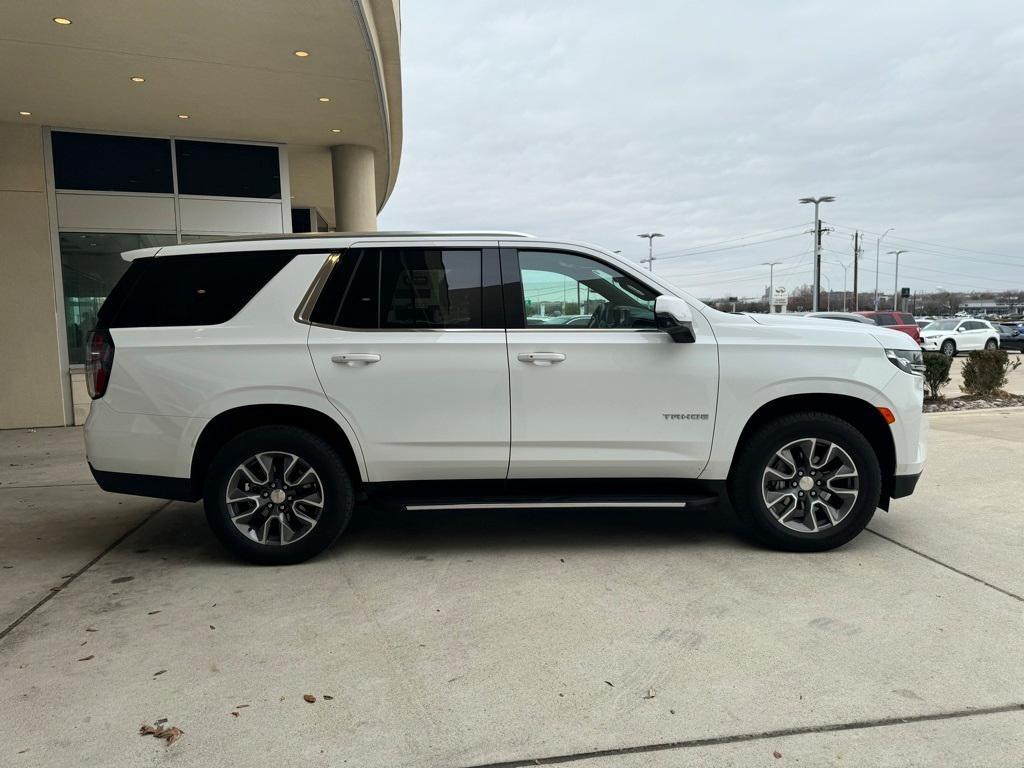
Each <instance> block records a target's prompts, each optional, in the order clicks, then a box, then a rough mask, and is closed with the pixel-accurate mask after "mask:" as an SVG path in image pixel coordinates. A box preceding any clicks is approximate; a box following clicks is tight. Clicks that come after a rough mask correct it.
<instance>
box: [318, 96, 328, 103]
mask: <svg viewBox="0 0 1024 768" xmlns="http://www.w3.org/2000/svg"><path fill="white" fill-rule="evenodd" d="M330 100H331V99H330V98H329V97H327V96H321V97H320V98H319V99H317V101H323V102H328V101H330Z"/></svg>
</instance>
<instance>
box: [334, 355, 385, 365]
mask: <svg viewBox="0 0 1024 768" xmlns="http://www.w3.org/2000/svg"><path fill="white" fill-rule="evenodd" d="M331 362H332V363H337V364H338V365H347V366H350V367H352V366H357V365H369V364H370V363H379V362H380V355H376V354H373V353H371V352H346V353H345V354H344V355H331Z"/></svg>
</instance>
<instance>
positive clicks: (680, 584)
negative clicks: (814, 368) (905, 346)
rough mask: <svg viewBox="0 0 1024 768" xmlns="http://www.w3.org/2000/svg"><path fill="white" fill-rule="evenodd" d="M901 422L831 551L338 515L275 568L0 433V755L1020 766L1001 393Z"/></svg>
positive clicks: (698, 528) (555, 523)
mask: <svg viewBox="0 0 1024 768" xmlns="http://www.w3.org/2000/svg"><path fill="white" fill-rule="evenodd" d="M930 422H931V425H932V458H931V462H930V464H929V467H928V470H927V474H926V475H925V478H924V479H923V480H922V482H921V485H920V486H919V490H918V493H917V494H916V495H915V496H913V497H911V498H909V499H905V500H899V501H897V502H895V504H894V507H893V511H892V512H890V513H882V512H879V513H878V515H877V516H876V518H875V520H874V522H873V523H872V525H871V530H872V531H874V533H865V534H863V535H862V536H860V537H858V539H857V540H855V541H854V542H852V543H851V544H850V545H848V546H846V547H845V548H843V549H841V550H839V551H836V552H832V553H824V554H820V555H802V556H801V555H791V554H783V553H776V552H768V551H764V550H761V549H757V548H755V547H752V546H751V545H749V544H747V543H745V542H743V541H742V540H740V539H738V538H736V537H735V536H734V535H733V534H732V533H731V532H730V531H729V530H728V529H727V527H726V526H724V525H723V524H722V523H721V522H719V521H718V520H717V519H714V518H708V517H695V516H684V515H679V514H678V513H675V514H671V513H666V512H644V513H628V514H624V513H622V512H621V511H619V512H601V513H594V512H581V511H575V512H565V513H561V514H555V513H552V512H550V511H545V512H543V513H541V512H517V513H511V512H500V513H489V514H481V513H472V514H471V513H463V514H454V513H452V514H430V515H425V514H423V513H417V514H409V513H403V514H399V513H382V512H374V511H369V510H361V511H360V513H359V514H358V515H357V517H356V519H355V521H354V523H353V526H352V528H351V529H350V531H349V532H348V534H346V536H345V537H344V538H343V539H342V540H341V541H340V542H339V543H338V544H337V545H336V546H335V547H334V548H333V549H332V550H331V551H330V552H328V553H327V554H326V555H325V556H323V557H321V558H318V559H317V560H315V561H314V562H311V563H308V564H305V565H302V566H297V567H292V568H254V567H250V566H245V565H241V564H238V563H235V562H234V561H232V560H231V559H229V558H228V557H227V556H226V555H225V554H224V553H223V551H222V550H220V548H219V547H218V546H217V545H216V543H215V542H214V541H213V539H212V537H211V536H210V534H209V533H208V532H207V530H206V527H205V521H204V520H203V518H202V512H201V508H200V507H199V506H198V505H187V504H180V503H176V504H171V505H169V506H166V507H165V508H161V507H162V503H161V502H152V501H147V500H145V499H132V498H130V497H121V496H111V495H108V494H103V493H102V492H101V491H99V490H98V489H96V488H95V487H93V486H91V485H90V484H89V483H88V479H87V475H83V474H82V466H81V464H80V462H81V451H80V447H78V446H79V445H80V443H79V442H78V441H80V433H79V432H77V431H75V430H67V431H65V430H39V431H38V432H35V433H27V432H7V433H0V523H2V524H3V526H4V529H5V530H6V531H8V532H10V531H12V530H14V531H15V532H16V534H17V535H16V536H11V535H10V533H9V535H8V536H5V537H4V539H3V540H2V543H0V565H3V566H11V567H9V568H4V569H3V570H0V580H2V583H0V610H2V611H3V614H2V616H0V620H2V622H3V623H2V625H0V633H2V637H0V733H3V734H4V738H3V739H0V764H3V765H8V764H10V765H14V766H22V765H24V766H30V765H32V766H35V765H38V766H44V765H45V766H64V765H67V766H71V765H75V766H78V765H83V764H85V765H90V764H102V765H104V766H136V765H140V764H143V765H151V764H162V763H164V762H167V761H178V762H181V761H185V764H189V765H205V764H218V765H226V766H232V765H251V764H253V763H257V764H270V763H276V764H280V765H292V764H298V763H300V762H301V763H303V764H312V765H324V766H326V765H342V764H346V765H354V766H420V765H425V766H496V765H507V766H511V765H524V766H525V765H533V764H536V763H535V761H540V762H541V763H543V762H545V761H546V760H548V759H558V760H560V761H562V762H566V763H568V764H571V765H579V766H586V768H601V766H613V765H614V766H620V765H622V766H633V765H637V766H639V765H640V764H641V763H642V764H643V765H645V766H647V765H672V766H679V765H758V764H762V763H763V764H765V765H769V764H771V765H785V764H786V763H802V764H806V765H849V764H851V763H852V764H882V765H884V764H890V765H932V764H935V763H936V762H940V761H941V762H943V763H946V764H969V763H974V764H985V765H1019V764H1020V763H1021V758H1022V755H1024V709H1022V708H1021V707H1022V705H1024V667H1022V665H1021V664H1020V663H1019V661H1018V659H1020V658H1022V657H1024V632H1022V631H1021V626H1022V623H1021V622H1022V617H1024V597H1022V595H1024V578H1022V575H1021V569H1020V566H1019V563H1020V561H1021V554H1022V553H1024V516H1022V515H1020V513H1019V509H1020V503H1019V502H1020V492H1021V490H1022V487H1021V483H1020V482H1019V481H1018V480H1017V477H1018V476H1019V472H1018V471H1017V470H1018V468H1017V467H1016V466H1015V465H1016V464H1018V463H1019V459H1018V457H1017V455H1016V454H1019V447H1018V446H1019V445H1020V444H1021V441H1022V440H1024V411H1007V412H1002V413H999V412H986V413H980V414H979V413H977V412H973V413H957V414H948V415H947V414H937V415H933V416H932V417H930ZM1015 449H1016V450H1015ZM47 451H49V453H50V455H46V454H47ZM12 463H13V464H19V465H20V466H17V467H9V466H8V464H12ZM76 483H85V484H82V485H78V484H76ZM28 486H34V487H28ZM119 502H120V503H119ZM28 504H32V505H34V506H33V508H32V509H31V510H30V509H29V508H28V506H27V505H28ZM83 516H84V517H85V520H84V521H83V520H82V518H83ZM90 516H93V517H95V518H96V519H95V520H89V519H88V518H89V517H90ZM65 577H68V578H65ZM51 587H58V588H60V591H57V592H51V591H50V588H51ZM40 601H45V602H42V604H40ZM12 617H13V618H12ZM79 659H83V660H81V661H80V660H79ZM307 693H310V694H314V695H315V696H317V701H316V702H315V703H313V704H308V703H306V702H305V701H303V699H302V696H303V694H307ZM325 695H326V696H330V697H332V698H331V699H325V698H324V697H325ZM243 704H244V705H247V706H244V707H243V706H240V705H243ZM232 712H236V713H238V714H237V716H236V715H232V714H231V713H232ZM160 718H168V721H169V724H171V725H177V726H179V727H181V728H182V729H183V730H184V731H185V736H184V737H183V739H182V740H181V741H179V742H178V743H176V744H174V745H172V746H170V747H166V746H165V745H164V744H163V742H161V741H158V740H156V739H153V738H152V737H145V738H142V737H139V736H138V735H136V733H137V729H138V726H139V723H141V722H143V721H145V722H149V723H152V722H154V721H155V720H157V719H160ZM775 751H778V752H779V753H780V754H781V755H782V757H781V758H775V757H773V752H775Z"/></svg>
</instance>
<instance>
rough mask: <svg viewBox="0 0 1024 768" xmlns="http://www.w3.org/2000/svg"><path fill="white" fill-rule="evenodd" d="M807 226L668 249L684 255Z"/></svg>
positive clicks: (782, 228) (796, 225)
mask: <svg viewBox="0 0 1024 768" xmlns="http://www.w3.org/2000/svg"><path fill="white" fill-rule="evenodd" d="M805 226H806V224H791V225H789V226H788V227H779V228H778V229H768V230H765V231H764V232H751V233H750V234H749V235H737V236H736V237H730V238H729V239H727V240H716V241H713V242H710V243H702V244H700V245H691V246H689V247H688V248H679V249H677V250H674V251H667V253H670V254H679V255H682V254H684V253H687V252H689V251H696V250H700V249H702V248H711V247H713V246H716V245H725V244H726V243H735V242H737V241H738V240H749V239H750V238H752V237H761V236H762V235H774V234H775V233H776V232H785V231H786V230H788V229H796V228H798V227H800V228H803V227H805Z"/></svg>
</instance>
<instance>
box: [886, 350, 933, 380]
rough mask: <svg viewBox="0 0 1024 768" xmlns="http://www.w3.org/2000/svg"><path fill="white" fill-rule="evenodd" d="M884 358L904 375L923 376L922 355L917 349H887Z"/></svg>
mask: <svg viewBox="0 0 1024 768" xmlns="http://www.w3.org/2000/svg"><path fill="white" fill-rule="evenodd" d="M885 356H886V357H888V358H889V362H890V363H892V364H893V365H895V366H896V367H897V368H899V369H900V370H901V371H903V372H904V373H916V374H917V375H919V376H923V375H924V353H923V352H921V350H919V349H887V350H885Z"/></svg>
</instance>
